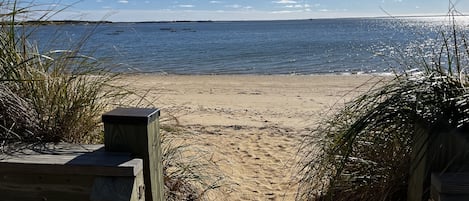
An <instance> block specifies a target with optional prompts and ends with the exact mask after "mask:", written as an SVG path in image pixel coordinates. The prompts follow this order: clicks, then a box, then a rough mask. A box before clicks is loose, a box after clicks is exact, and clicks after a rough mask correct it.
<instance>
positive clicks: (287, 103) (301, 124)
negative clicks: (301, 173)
mask: <svg viewBox="0 0 469 201" xmlns="http://www.w3.org/2000/svg"><path fill="white" fill-rule="evenodd" d="M379 79H382V77H378V76H372V75H343V76H342V75H310V76H298V75H294V76H286V75H285V76H280V75H277V76H250V75H236V76H230V75H217V76H208V75H207V76H176V75H127V76H125V77H124V79H123V80H122V82H123V83H125V84H128V85H129V86H130V87H132V88H135V89H137V91H138V92H141V93H145V92H149V93H148V95H147V96H148V99H155V100H156V102H155V103H154V104H155V105H156V106H157V107H159V108H160V109H161V111H162V113H161V115H162V116H161V119H162V120H166V121H165V122H163V124H173V125H176V126H177V127H178V128H181V130H182V131H183V132H184V133H189V134H191V135H190V136H192V137H182V138H181V139H180V140H181V142H184V143H187V144H193V145H195V146H198V147H200V148H201V149H203V150H205V151H207V153H210V155H209V157H210V160H211V161H213V162H214V163H215V164H216V165H217V166H218V168H219V170H220V171H221V172H222V173H223V174H224V175H225V180H226V181H227V182H226V183H227V185H226V186H225V187H224V188H223V198H220V200H294V196H295V193H296V186H297V184H296V181H297V179H296V176H295V171H296V170H295V165H296V163H297V161H298V157H297V151H298V146H299V144H300V143H301V141H302V139H303V137H304V136H305V135H308V134H310V131H311V129H313V128H314V126H315V123H316V121H317V120H318V119H320V118H321V117H325V116H327V115H328V113H331V110H330V108H333V106H334V105H341V104H343V103H344V102H346V101H347V100H350V98H351V97H354V96H356V95H357V94H358V93H360V92H363V91H366V90H368V88H369V87H370V86H371V84H372V83H374V82H376V81H377V80H379ZM173 117H174V118H173ZM184 136H187V135H184Z"/></svg>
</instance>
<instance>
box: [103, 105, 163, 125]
mask: <svg viewBox="0 0 469 201" xmlns="http://www.w3.org/2000/svg"><path fill="white" fill-rule="evenodd" d="M159 117H160V110H159V109H157V108H116V109H114V110H112V111H110V112H107V113H105V114H103V116H102V121H103V122H104V123H111V124H149V123H151V122H153V121H155V120H156V119H158V118H159Z"/></svg>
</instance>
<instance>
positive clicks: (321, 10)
mask: <svg viewBox="0 0 469 201" xmlns="http://www.w3.org/2000/svg"><path fill="white" fill-rule="evenodd" d="M319 11H320V12H329V10H328V9H320V10H319Z"/></svg>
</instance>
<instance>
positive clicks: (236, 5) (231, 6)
mask: <svg viewBox="0 0 469 201" xmlns="http://www.w3.org/2000/svg"><path fill="white" fill-rule="evenodd" d="M225 7H227V8H241V7H242V6H241V5H239V4H233V5H227V6H225Z"/></svg>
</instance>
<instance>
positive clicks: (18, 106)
mask: <svg viewBox="0 0 469 201" xmlns="http://www.w3.org/2000/svg"><path fill="white" fill-rule="evenodd" d="M0 11H1V12H2V13H1V14H0V49H1V51H0V89H1V90H0V111H1V112H0V140H2V141H4V142H15V141H21V142H59V141H67V142H82V143H83V142H88V143H90V142H91V143H92V142H96V140H97V139H100V138H101V137H100V135H101V133H100V130H101V129H99V127H98V126H99V124H100V119H99V117H100V115H101V114H102V113H103V112H104V111H105V109H106V108H107V107H108V105H109V104H110V103H111V102H110V100H111V99H113V98H116V97H120V96H122V95H123V94H124V93H123V92H122V91H121V90H117V89H116V88H112V87H111V85H110V82H111V81H112V80H113V79H114V78H115V75H114V74H112V73H110V72H109V71H108V70H106V69H105V68H104V67H101V66H100V63H99V62H98V61H97V60H95V59H93V58H91V57H87V56H84V55H82V54H80V47H81V46H82V45H83V42H84V41H80V42H78V43H77V44H76V47H75V48H74V49H72V50H51V51H47V52H44V53H42V52H39V50H38V48H37V47H36V46H34V45H33V44H31V43H30V42H29V41H28V38H29V36H30V35H29V34H30V32H29V31H30V30H34V27H33V26H31V25H30V26H27V25H24V26H22V25H20V24H19V23H18V21H17V18H19V17H20V16H25V15H27V14H28V12H31V11H28V8H17V2H9V1H2V2H0ZM52 14H53V13H52ZM42 18H47V16H46V15H45V16H42V17H41V19H42Z"/></svg>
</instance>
